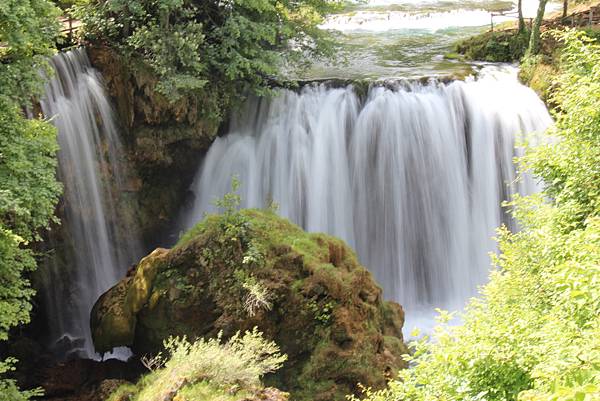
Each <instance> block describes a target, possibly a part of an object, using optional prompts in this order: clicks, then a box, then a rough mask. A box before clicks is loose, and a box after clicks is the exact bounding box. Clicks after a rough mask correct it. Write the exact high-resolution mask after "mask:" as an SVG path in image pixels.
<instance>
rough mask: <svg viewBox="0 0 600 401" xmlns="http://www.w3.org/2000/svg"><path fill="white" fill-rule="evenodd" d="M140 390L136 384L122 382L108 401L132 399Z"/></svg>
mask: <svg viewBox="0 0 600 401" xmlns="http://www.w3.org/2000/svg"><path fill="white" fill-rule="evenodd" d="M138 392H139V389H138V387H137V386H136V385H135V384H131V383H126V384H122V385H121V386H119V388H117V389H116V390H115V391H114V392H113V393H112V394H111V395H110V397H108V399H107V400H106V401H130V400H131V399H132V398H133V397H134V396H135V395H136V394H137V393H138Z"/></svg>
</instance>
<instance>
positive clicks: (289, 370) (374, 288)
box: [92, 210, 407, 401]
mask: <svg viewBox="0 0 600 401" xmlns="http://www.w3.org/2000/svg"><path fill="white" fill-rule="evenodd" d="M381 295H382V294H381V289H380V288H379V286H378V285H377V284H376V283H375V282H374V280H373V278H372V276H371V274H370V273H369V272H368V271H367V270H366V269H365V268H364V267H362V266H361V265H360V264H359V263H358V261H357V259H356V256H355V254H354V252H353V251H352V250H351V249H350V248H349V247H348V246H347V245H346V244H344V243H343V242H342V241H340V240H338V239H336V238H333V237H330V236H327V235H324V234H309V233H306V232H304V231H303V230H301V229H300V228H299V227H297V226H295V225H293V224H291V223H290V222H288V221H287V220H284V219H282V218H279V217H277V216H276V215H275V214H273V213H271V212H266V211H258V210H245V211H242V212H238V213H234V214H233V215H227V216H209V217H208V218H207V219H206V220H205V221H204V222H202V223H201V224H199V225H198V226H197V227H196V228H194V229H192V231H191V232H190V233H188V234H187V235H186V236H184V238H183V240H181V241H180V243H179V244H178V245H177V246H175V247H174V248H173V249H171V250H166V249H157V250H155V251H154V252H152V253H151V254H150V255H148V256H147V257H145V258H144V259H142V261H141V262H140V263H139V265H138V266H137V269H136V271H135V273H134V274H133V276H130V277H127V278H125V279H124V280H122V281H121V282H120V283H118V284H117V285H116V286H115V287H113V288H112V289H111V290H109V291H108V292H107V293H105V294H104V295H103V296H102V297H101V298H100V300H99V301H98V302H97V303H96V305H95V306H94V310H93V312H92V331H93V337H94V343H95V345H96V348H97V350H98V351H100V352H105V351H108V350H110V349H111V348H112V347H117V346H123V345H129V346H132V347H133V349H134V352H136V353H138V354H139V355H143V354H153V353H156V352H158V351H159V350H160V349H161V346H162V341H163V340H164V339H165V338H167V337H169V336H172V335H174V336H175V335H178V336H183V335H185V336H187V337H188V338H191V339H193V338H197V337H216V336H217V335H218V334H219V333H222V334H223V336H224V337H225V338H227V337H229V336H232V335H233V334H235V333H236V332H237V331H238V330H242V331H244V330H250V329H252V328H253V327H255V326H256V327H258V328H259V330H260V331H262V332H263V333H264V334H265V336H266V337H267V338H269V339H272V340H274V341H275V342H276V343H277V344H278V345H279V346H280V348H281V350H282V351H283V352H285V353H286V354H288V358H289V360H288V362H287V363H286V364H285V365H284V367H283V368H282V369H281V370H280V371H279V372H277V373H276V374H274V375H271V376H270V377H268V378H267V384H269V385H272V386H275V387H278V388H281V389H283V390H286V391H290V392H291V394H292V399H297V400H324V401H325V400H327V401H331V400H341V399H344V396H345V395H346V394H348V393H353V392H356V391H357V384H358V383H361V384H363V385H366V386H373V387H383V386H384V385H385V379H386V377H387V376H389V375H393V374H394V373H395V372H397V370H398V369H400V368H402V367H404V366H405V362H404V361H403V360H402V358H401V355H402V354H404V353H406V352H407V350H406V347H405V346H404V343H403V340H402V332H401V329H402V324H403V322H404V313H403V311H402V308H401V307H400V305H397V304H395V303H391V302H384V301H383V300H382V296H381Z"/></svg>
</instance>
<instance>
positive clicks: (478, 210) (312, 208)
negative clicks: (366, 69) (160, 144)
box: [186, 68, 551, 329]
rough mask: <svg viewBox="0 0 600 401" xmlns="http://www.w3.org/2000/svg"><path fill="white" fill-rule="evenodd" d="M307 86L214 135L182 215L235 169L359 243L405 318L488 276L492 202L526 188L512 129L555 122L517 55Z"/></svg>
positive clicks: (294, 215)
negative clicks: (453, 69) (487, 63)
mask: <svg viewBox="0 0 600 401" xmlns="http://www.w3.org/2000/svg"><path fill="white" fill-rule="evenodd" d="M396 86H397V87H396V88H393V89H390V88H385V87H377V86H375V87H372V88H371V89H370V90H369V92H368V95H367V96H366V98H365V99H361V98H360V97H359V96H358V95H357V94H356V92H355V90H354V89H353V88H352V87H347V88H342V89H330V88H327V87H326V86H324V85H320V86H309V87H305V88H304V89H303V90H302V91H301V92H300V93H295V92H292V91H287V90H285V91H281V92H280V93H279V95H278V96H276V97H275V98H274V99H272V100H265V99H263V100H256V99H254V100H251V101H249V102H248V103H247V104H246V107H245V109H244V110H243V111H241V112H240V115H239V116H236V117H234V119H233V121H232V123H231V128H230V131H229V133H228V134H227V135H226V136H224V137H221V138H218V139H217V140H216V141H215V142H214V144H213V145H212V147H211V148H210V150H209V152H208V154H207V155H206V158H205V160H204V162H203V164H202V166H201V168H200V170H199V172H198V175H197V178H196V181H195V183H194V185H193V190H194V192H195V194H196V201H195V204H194V207H193V210H192V211H191V212H190V213H189V215H188V216H187V218H186V225H187V226H188V227H189V226H191V225H193V224H194V223H195V222H197V221H198V220H200V219H201V218H202V216H203V213H205V212H213V211H215V206H213V205H212V203H213V201H214V200H215V199H216V198H219V197H221V196H222V195H223V194H225V193H226V192H228V190H229V186H230V181H231V177H232V175H234V174H237V175H238V176H239V178H240V180H241V182H242V186H241V190H240V193H241V195H242V204H243V206H245V207H265V206H266V205H267V204H268V203H269V202H270V201H271V200H273V201H275V202H276V203H277V204H278V205H279V213H280V214H281V215H283V216H285V217H288V218H290V219H291V220H292V221H294V222H296V223H297V224H299V225H301V226H302V227H304V228H305V229H307V230H309V231H322V232H326V233H329V234H333V235H336V236H338V237H340V238H342V239H344V240H346V241H347V242H348V243H349V244H351V245H352V246H353V247H354V248H355V249H356V250H357V252H358V255H359V258H360V259H361V261H362V263H363V264H365V265H366V266H367V267H368V268H369V269H370V270H371V271H372V272H373V273H374V275H375V277H376V279H377V280H378V282H379V283H380V284H381V285H382V287H383V288H384V291H385V294H386V296H387V297H388V298H392V299H394V300H397V301H399V302H400V303H401V304H402V305H404V306H405V308H406V309H407V317H408V320H409V326H408V328H409V329H410V328H411V326H410V324H413V325H415V324H419V325H420V323H419V322H417V320H418V319H419V318H420V317H421V316H430V315H431V311H432V309H433V308H434V307H443V308H450V309H455V308H460V307H462V305H463V303H464V301H465V300H466V299H467V298H468V297H469V296H470V295H473V294H474V293H475V291H476V287H477V285H478V284H481V283H483V282H484V281H485V280H486V277H487V272H488V270H489V267H490V260H489V257H488V252H490V251H493V250H494V249H495V242H494V241H493V240H492V236H493V235H494V230H495V228H496V227H498V226H499V225H500V224H501V223H502V222H506V223H508V224H510V220H509V219H508V216H507V214H506V211H505V210H503V209H502V208H501V207H500V204H501V202H502V201H503V200H505V199H508V198H509V197H510V195H511V194H514V193H517V192H521V193H526V192H531V191H533V190H535V184H534V182H533V180H532V179H531V178H526V179H524V180H521V181H516V180H515V178H516V172H515V166H514V165H513V162H512V159H513V157H514V156H515V155H516V154H517V151H516V150H515V141H516V140H517V138H519V137H521V136H523V135H522V134H524V133H530V132H534V131H541V130H543V129H545V128H546V127H547V126H548V125H549V124H551V119H550V117H549V115H548V112H547V110H546V108H545V106H544V104H543V103H542V102H541V101H540V100H539V99H538V98H537V96H536V95H535V93H534V92H533V91H531V90H530V89H529V88H526V87H524V86H522V85H520V84H519V83H518V82H517V80H516V72H515V71H514V70H513V69H510V68H508V69H505V70H504V71H500V70H499V69H498V68H493V69H490V70H488V71H487V72H485V73H484V74H483V75H482V77H481V78H480V79H479V80H477V81H470V82H467V83H465V82H454V83H452V84H449V85H441V84H435V83H432V84H430V85H420V84H406V83H401V82H398V83H397V84H396Z"/></svg>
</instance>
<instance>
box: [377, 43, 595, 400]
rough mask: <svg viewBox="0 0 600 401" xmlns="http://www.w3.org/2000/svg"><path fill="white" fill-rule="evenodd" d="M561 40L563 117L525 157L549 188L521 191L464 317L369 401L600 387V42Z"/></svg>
mask: <svg viewBox="0 0 600 401" xmlns="http://www.w3.org/2000/svg"><path fill="white" fill-rule="evenodd" d="M560 40H561V41H562V42H563V43H564V50H563V56H562V66H563V69H564V70H563V71H564V72H563V73H562V74H561V76H560V78H559V80H558V86H556V89H555V92H554V94H553V98H552V99H553V101H554V102H556V104H558V105H559V107H558V108H557V110H558V113H557V114H556V128H555V129H553V130H551V131H550V132H549V141H548V142H547V143H546V144H544V145H541V146H539V147H535V148H532V149H530V150H529V152H528V153H527V155H526V156H525V157H524V158H523V159H522V160H521V163H522V166H523V168H529V169H532V170H533V171H534V172H535V174H536V175H537V176H538V177H540V178H541V179H543V182H544V183H545V190H544V192H543V193H542V194H539V195H533V196H529V197H523V198H518V199H515V200H514V202H513V206H514V207H515V210H516V211H515V215H516V217H517V218H518V220H519V222H520V224H521V226H522V230H521V231H520V232H517V233H511V232H509V231H508V230H507V229H506V228H501V229H500V230H499V232H498V236H499V245H500V249H501V251H502V253H501V255H499V256H498V257H496V258H495V259H494V262H495V264H496V265H497V266H498V269H497V270H495V271H493V273H492V274H491V279H490V282H489V284H487V285H486V286H484V287H483V289H482V290H481V296H480V297H479V298H477V299H474V300H472V301H471V303H470V305H469V306H468V308H467V310H466V311H465V313H464V315H463V322H464V323H463V324H462V325H460V326H455V327H453V326H450V325H447V324H441V325H439V326H438V327H437V329H436V331H435V333H434V334H433V338H434V341H428V340H427V339H424V340H423V341H419V342H416V343H415V344H414V348H415V354H414V356H412V357H411V364H412V365H413V367H412V368H411V369H408V370H405V371H402V372H401V373H400V378H399V380H396V381H393V382H391V383H390V385H389V388H388V389H387V390H385V391H381V392H371V391H367V394H366V399H367V400H369V401H384V400H385V401H391V400H411V401H421V400H422V401H424V400H438V401H443V400H473V401H474V400H487V401H508V400H521V401H576V400H577V401H592V400H597V399H599V398H600V185H599V183H600V68H599V66H600V46H599V45H598V44H595V43H594V42H592V41H591V40H590V39H588V38H586V37H585V36H584V35H583V34H582V33H581V32H577V31H567V32H565V33H562V34H561V35H560ZM441 317H442V319H443V320H444V321H445V320H447V319H448V318H449V315H448V314H442V316H441Z"/></svg>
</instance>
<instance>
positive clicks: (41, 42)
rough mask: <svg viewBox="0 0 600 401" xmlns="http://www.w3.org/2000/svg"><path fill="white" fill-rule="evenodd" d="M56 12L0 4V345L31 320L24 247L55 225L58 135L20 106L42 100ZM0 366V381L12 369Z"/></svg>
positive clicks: (5, 387)
mask: <svg viewBox="0 0 600 401" xmlns="http://www.w3.org/2000/svg"><path fill="white" fill-rule="evenodd" d="M57 16H58V11H57V9H56V8H55V7H54V6H53V4H52V3H51V2H49V1H47V0H27V1H23V0H4V1H2V2H1V3H0V341H3V340H7V339H8V335H9V330H10V329H11V328H12V327H14V326H16V325H18V324H21V323H26V322H27V321H28V320H29V312H30V310H31V304H30V299H31V296H32V295H33V290H32V289H31V288H30V285H29V281H28V280H27V279H25V278H23V274H24V273H27V272H29V271H31V270H33V269H35V267H36V260H35V258H34V253H33V252H32V250H31V249H30V248H29V247H28V246H29V245H30V243H31V242H32V241H35V240H38V239H39V231H40V230H41V229H44V228H47V227H48V224H49V222H50V221H51V220H52V219H53V217H52V216H53V213H54V206H55V205H56V202H57V201H58V196H59V192H60V186H59V184H58V183H57V182H56V179H55V169H56V157H55V156H56V151H57V145H56V132H55V130H54V128H53V127H52V126H51V125H50V124H48V123H47V122H44V121H40V120H36V119H31V120H29V119H26V118H25V117H24V116H23V112H22V107H24V106H30V105H31V100H32V99H33V98H34V97H35V96H36V95H39V94H40V93H41V90H42V84H43V81H42V79H41V75H40V70H44V69H47V67H48V64H47V57H48V56H49V55H51V54H52V52H53V46H54V39H55V38H56V37H57V32H58V21H57V19H56V17H57ZM13 363H14V361H12V360H10V359H9V360H5V361H0V377H4V376H5V375H6V373H8V372H10V371H11V370H13V367H12V366H13ZM36 394H37V392H35V391H34V392H31V391H29V392H19V390H18V389H17V387H16V384H15V382H14V381H13V380H7V379H0V400H11V401H13V400H26V399H28V398H29V397H31V396H34V395H36Z"/></svg>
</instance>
